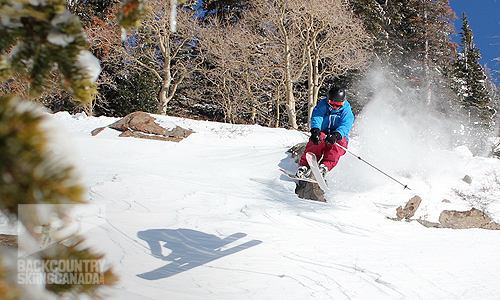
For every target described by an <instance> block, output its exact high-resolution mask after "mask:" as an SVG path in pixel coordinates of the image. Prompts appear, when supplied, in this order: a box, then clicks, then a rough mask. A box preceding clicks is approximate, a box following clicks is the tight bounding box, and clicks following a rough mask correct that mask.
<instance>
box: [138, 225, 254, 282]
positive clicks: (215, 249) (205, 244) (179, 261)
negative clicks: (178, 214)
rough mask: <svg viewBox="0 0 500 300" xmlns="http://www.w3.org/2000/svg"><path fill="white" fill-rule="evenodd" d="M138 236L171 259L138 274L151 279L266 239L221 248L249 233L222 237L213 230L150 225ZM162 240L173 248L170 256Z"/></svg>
mask: <svg viewBox="0 0 500 300" xmlns="http://www.w3.org/2000/svg"><path fill="white" fill-rule="evenodd" d="M137 236H138V237H139V238H140V239H143V240H145V241H146V242H147V243H148V244H149V247H150V249H151V254H152V255H153V256H155V257H157V258H159V259H161V260H165V261H170V263H169V264H167V265H165V266H163V267H160V268H158V269H155V270H152V271H149V272H146V273H143V274H139V275H137V276H139V277H141V278H143V279H148V280H158V279H162V278H167V277H170V276H173V275H176V274H179V273H181V272H184V271H187V270H190V269H192V268H195V267H198V266H200V265H203V264H206V263H208V262H211V261H213V260H216V259H218V258H221V257H224V256H227V255H230V254H233V253H236V252H239V251H241V250H245V249H248V248H250V247H253V246H256V245H258V244H260V243H262V241H259V240H251V241H249V242H246V243H243V244H240V245H237V246H234V247H232V248H229V249H226V250H221V249H220V248H221V247H223V246H225V245H228V244H230V243H232V242H234V241H236V240H238V239H241V238H243V237H245V236H246V234H245V233H235V234H232V235H230V236H228V237H226V238H224V239H221V238H219V237H217V236H215V235H212V234H207V233H203V232H200V231H196V230H191V229H183V228H180V229H149V230H145V231H139V232H138V233H137ZM160 242H165V245H164V246H163V247H165V248H169V249H170V250H171V251H172V252H171V253H170V254H168V255H167V256H164V255H163V254H162V246H161V244H160Z"/></svg>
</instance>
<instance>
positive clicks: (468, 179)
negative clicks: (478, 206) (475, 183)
mask: <svg viewBox="0 0 500 300" xmlns="http://www.w3.org/2000/svg"><path fill="white" fill-rule="evenodd" d="M462 180H463V181H464V182H466V183H468V184H471V183H472V177H470V176H469V175H465V176H464V178H462Z"/></svg>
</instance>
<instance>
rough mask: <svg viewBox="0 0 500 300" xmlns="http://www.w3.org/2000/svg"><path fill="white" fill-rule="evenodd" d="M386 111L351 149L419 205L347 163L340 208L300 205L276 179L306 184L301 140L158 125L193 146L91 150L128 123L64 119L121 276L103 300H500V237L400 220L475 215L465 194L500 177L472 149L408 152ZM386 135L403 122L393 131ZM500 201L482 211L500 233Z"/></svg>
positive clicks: (192, 124) (61, 123) (366, 122)
mask: <svg viewBox="0 0 500 300" xmlns="http://www.w3.org/2000/svg"><path fill="white" fill-rule="evenodd" d="M375 108H378V109H379V111H376V110H375V111H373V109H375ZM380 109H382V108H381V106H380V105H379V106H377V105H374V106H373V107H372V108H371V109H370V108H369V109H367V113H365V114H364V115H362V116H359V119H358V120H357V121H356V123H355V129H354V130H353V134H352V136H351V142H350V145H349V149H350V150H351V151H352V152H353V153H355V154H360V155H362V157H363V158H364V159H366V160H367V161H369V162H370V163H372V164H373V165H375V166H377V167H378V168H380V169H382V170H384V171H385V172H387V173H388V174H390V175H391V176H393V177H395V178H396V179H397V180H399V181H402V182H404V183H405V184H408V186H409V187H410V188H411V191H409V190H407V189H406V190H405V189H403V187H402V186H401V185H399V184H397V183H396V182H394V181H392V180H391V179H389V178H387V177H386V176H384V175H383V174H381V173H379V172H377V171H376V170H374V169H373V168H371V167H370V166H368V165H367V164H364V163H363V162H361V161H359V160H358V159H357V158H356V157H354V156H353V155H350V154H346V155H345V156H343V157H342V158H341V161H340V163H339V165H338V166H337V167H336V168H335V169H334V170H333V171H332V172H330V173H329V174H328V176H327V182H328V184H329V185H330V187H331V192H330V193H329V194H327V195H326V198H327V203H321V202H314V201H309V200H303V199H299V198H298V197H297V196H296V195H295V193H294V188H295V183H294V182H293V181H291V179H289V178H287V177H286V176H284V175H283V174H281V173H280V171H279V167H281V168H284V169H285V170H288V171H291V172H295V169H296V168H297V165H296V164H295V162H294V161H293V159H292V158H291V155H290V154H289V153H287V150H288V149H289V148H290V147H291V146H293V145H295V144H296V143H299V142H304V141H307V139H308V137H307V135H306V134H304V133H302V132H298V131H294V130H285V129H271V128H264V127H260V126H248V125H231V124H222V123H215V122H206V121H195V120H189V119H182V118H174V117H168V116H156V117H157V118H158V120H159V123H160V125H162V126H164V127H165V128H173V127H175V126H176V125H178V126H181V127H183V128H190V129H192V130H194V131H195V133H193V134H192V135H190V136H189V137H188V138H186V139H185V140H183V141H181V142H180V143H174V142H165V141H154V140H145V139H134V138H121V137H118V134H119V133H118V132H117V131H114V130H112V129H109V128H107V129H105V130H104V131H103V132H101V133H100V134H98V135H97V136H91V134H90V132H91V131H92V130H93V129H95V128H97V127H102V126H106V125H109V124H111V123H113V122H115V121H116V120H117V119H116V118H109V117H99V118H96V117H87V116H85V115H84V114H79V115H70V114H68V113H66V112H60V113H56V114H54V115H51V119H52V121H53V122H54V127H57V128H62V129H63V130H64V131H65V133H61V135H64V139H66V140H67V141H68V144H69V145H70V148H71V149H73V154H74V156H75V157H76V158H77V159H78V161H79V168H80V169H81V170H82V173H83V181H84V184H85V185H86V186H87V187H88V200H89V202H90V203H91V204H93V205H97V206H99V207H104V208H105V212H102V211H100V212H99V214H100V216H101V217H102V218H104V220H103V221H102V222H100V223H99V224H98V226H95V227H94V228H92V229H89V230H87V231H86V232H84V234H85V235H86V236H87V237H88V240H87V242H88V243H89V244H90V245H92V246H93V247H94V248H95V249H97V250H99V251H100V252H103V253H105V255H106V262H107V263H109V264H111V265H113V267H114V271H115V272H116V273H117V274H118V275H119V276H120V282H119V283H118V285H117V286H116V287H114V288H112V289H109V290H108V291H107V292H108V293H109V295H108V297H106V299H120V300H127V299H231V300H232V299H259V300H260V299H313V298H314V299H499V298H500V285H499V282H500V273H499V272H498V270H499V269H500V260H499V259H498V249H500V232H499V231H489V230H482V229H468V230H452V229H436V228H426V227H423V226H422V225H420V224H419V223H418V222H415V221H413V222H404V221H403V222H397V221H393V220H389V219H388V218H387V217H395V214H396V208H397V207H398V206H400V205H403V206H404V204H405V203H406V202H407V201H408V200H409V199H410V198H411V197H413V196H414V195H419V196H420V197H422V199H423V201H422V204H421V206H420V208H419V210H418V211H417V214H416V216H415V218H423V219H426V220H429V221H437V218H438V217H439V213H440V212H441V211H442V210H443V209H461V210H467V209H470V208H471V203H468V202H467V201H464V200H463V199H461V198H460V197H458V196H457V193H456V192H454V190H458V191H464V192H467V193H474V192H475V191H479V190H481V189H484V187H485V186H488V187H489V189H490V190H491V194H492V195H498V194H500V193H499V192H498V191H499V190H500V188H498V187H497V186H499V184H498V182H496V184H495V182H494V181H493V182H491V180H493V178H494V177H493V176H492V174H494V173H495V172H499V171H500V161H498V160H496V159H492V158H484V157H474V156H473V155H472V154H471V152H470V151H469V150H468V149H467V148H466V147H465V146H459V147H452V148H448V149H446V147H434V148H435V149H434V150H433V151H427V152H425V155H422V153H421V151H424V150H425V149H427V148H426V147H427V146H429V145H432V143H425V142H422V144H421V145H418V146H417V147H415V149H414V148H411V149H410V148H409V147H410V146H411V145H414V144H416V140H415V139H416V137H415V136H418V135H419V134H418V132H417V133H416V134H415V136H414V135H413V134H409V135H408V134H407V135H406V136H405V135H404V134H400V133H401V132H412V131H413V129H414V128H413V127H411V126H409V125H408V123H405V122H404V121H403V120H400V119H394V118H393V116H391V115H390V114H391V112H390V109H391V107H390V105H387V107H386V109H388V110H387V111H383V110H380ZM370 111H371V112H372V113H373V118H375V117H376V116H377V115H378V117H379V119H378V125H379V126H381V127H376V126H375V127H374V126H373V123H372V121H370V119H371V118H372V116H371V114H370V113H369V112H370ZM380 114H387V118H380ZM388 119H393V120H396V121H394V122H388V121H381V120H388ZM370 126H371V128H372V130H371V132H370V130H369V128H370ZM422 126H423V125H422ZM373 128H382V129H380V130H375V133H376V134H374V130H373ZM398 129H399V130H398ZM383 131H387V132H388V134H390V135H393V136H396V137H398V138H399V139H400V140H399V141H388V140H387V139H384V138H383V137H384V135H383V134H382V132H383ZM377 138H379V139H381V140H377ZM60 139H61V137H60ZM407 139H408V141H407ZM434 146H435V145H434ZM62 148H63V149H67V148H68V147H67V145H66V146H63V147H62ZM405 151H406V153H405ZM415 153H420V155H417V154H415ZM499 174H500V173H499ZM465 175H469V176H471V178H472V179H473V183H472V184H471V185H468V184H467V183H465V182H463V181H462V178H463V177H464V176H465ZM486 191H487V190H486ZM444 199H447V200H449V201H450V203H446V202H443V200H444ZM499 199H500V198H499V197H490V198H487V199H485V201H486V203H485V205H484V207H485V208H486V211H487V212H488V214H489V215H490V216H491V217H492V218H493V219H495V220H496V221H497V222H498V221H500V200H499ZM89 211H92V210H89ZM96 214H98V213H96ZM147 240H149V241H150V243H149V244H148V242H147ZM152 250H153V252H154V253H152ZM159 268H162V269H159ZM158 269H159V270H158ZM155 270H156V271H155Z"/></svg>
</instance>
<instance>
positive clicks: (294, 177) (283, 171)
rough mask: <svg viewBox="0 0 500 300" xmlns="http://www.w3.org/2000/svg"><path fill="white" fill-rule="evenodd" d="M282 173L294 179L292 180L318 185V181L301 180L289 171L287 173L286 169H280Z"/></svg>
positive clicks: (310, 179)
mask: <svg viewBox="0 0 500 300" xmlns="http://www.w3.org/2000/svg"><path fill="white" fill-rule="evenodd" d="M280 171H281V173H283V174H285V175H286V176H288V177H289V178H292V179H297V180H300V181H307V182H312V183H318V182H317V181H316V180H314V179H312V178H301V177H299V176H297V175H295V174H292V173H289V172H287V171H285V170H284V169H282V168H280Z"/></svg>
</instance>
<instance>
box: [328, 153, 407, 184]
mask: <svg viewBox="0 0 500 300" xmlns="http://www.w3.org/2000/svg"><path fill="white" fill-rule="evenodd" d="M336 144H337V146H339V147H340V148H342V149H344V150H345V151H346V152H349V154H351V155H353V156H354V157H356V158H357V159H359V160H360V161H362V162H364V163H365V164H367V165H369V166H370V167H372V168H374V169H375V170H377V171H379V172H380V173H382V174H384V175H385V176H387V177H389V178H390V179H392V180H394V181H396V182H397V183H399V184H401V185H402V186H403V187H404V188H403V189H408V190H410V191H411V189H410V187H408V185H407V184H403V183H401V182H399V181H397V180H396V179H394V178H393V177H391V176H389V175H388V174H387V173H385V172H384V171H382V170H380V169H379V168H377V167H375V166H374V165H372V164H370V163H369V162H367V161H366V160H364V159H362V158H361V157H360V156H358V155H356V154H354V153H352V152H351V151H349V150H348V149H347V148H346V147H344V146H342V145H341V144H339V143H336Z"/></svg>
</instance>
